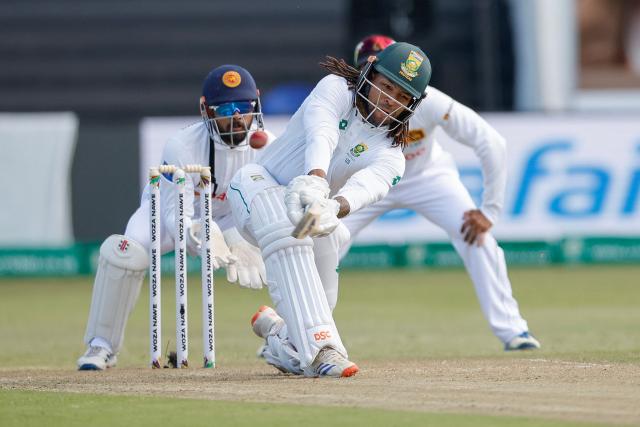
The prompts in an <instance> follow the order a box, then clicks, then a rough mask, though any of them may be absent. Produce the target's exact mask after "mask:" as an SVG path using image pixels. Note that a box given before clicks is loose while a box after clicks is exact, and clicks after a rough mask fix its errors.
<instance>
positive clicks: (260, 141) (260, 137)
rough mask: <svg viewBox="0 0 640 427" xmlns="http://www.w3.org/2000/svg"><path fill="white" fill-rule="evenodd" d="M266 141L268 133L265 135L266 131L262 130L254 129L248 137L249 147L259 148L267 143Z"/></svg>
mask: <svg viewBox="0 0 640 427" xmlns="http://www.w3.org/2000/svg"><path fill="white" fill-rule="evenodd" d="M268 141H269V135H267V133H266V132H263V131H261V130H257V131H255V132H254V133H252V134H251V136H250V137H249V145H250V146H251V148H254V149H256V150H259V149H261V148H262V147H264V146H265V145H267V142H268Z"/></svg>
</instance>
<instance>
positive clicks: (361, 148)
mask: <svg viewBox="0 0 640 427" xmlns="http://www.w3.org/2000/svg"><path fill="white" fill-rule="evenodd" d="M368 149H369V147H368V146H367V144H365V143H362V142H361V143H360V144H358V145H356V146H355V147H353V148H352V149H351V150H349V151H350V152H351V155H353V157H360V154H362V153H364V152H365V151H367V150H368Z"/></svg>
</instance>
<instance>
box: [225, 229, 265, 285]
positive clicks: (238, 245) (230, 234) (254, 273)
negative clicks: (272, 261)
mask: <svg viewBox="0 0 640 427" xmlns="http://www.w3.org/2000/svg"><path fill="white" fill-rule="evenodd" d="M222 234H223V235H224V238H225V240H226V242H227V245H229V249H230V250H231V253H232V254H233V255H234V256H235V257H236V259H237V261H236V262H235V263H233V264H230V265H229V266H228V267H227V281H228V282H229V283H235V282H238V284H239V285H240V286H242V287H243V288H249V289H256V290H257V289H262V285H263V284H264V285H266V284H267V272H266V270H265V267H264V261H263V260H262V253H261V252H260V249H258V248H256V247H255V246H253V245H252V244H251V243H249V242H247V241H246V240H244V239H243V238H242V236H241V235H240V233H239V232H238V230H236V228H235V227H231V228H230V229H228V230H225V231H224V232H223V233H222Z"/></svg>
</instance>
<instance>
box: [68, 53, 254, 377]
mask: <svg viewBox="0 0 640 427" xmlns="http://www.w3.org/2000/svg"><path fill="white" fill-rule="evenodd" d="M200 113H201V115H202V119H203V120H202V122H200V123H195V124H192V125H191V126H188V127H186V128H184V129H182V130H181V131H180V132H178V133H177V134H176V135H174V136H173V137H172V138H170V139H169V141H168V142H167V145H166V146H165V149H164V151H163V153H162V159H163V161H164V163H165V164H168V165H176V166H179V167H182V168H185V167H187V166H188V165H209V166H212V169H213V172H214V180H213V181H212V182H213V184H214V187H215V189H214V190H213V191H214V194H213V197H212V203H211V205H212V212H213V220H214V221H215V222H212V223H211V234H212V246H213V247H212V253H213V258H212V267H213V269H215V270H217V269H219V268H221V267H225V268H226V269H227V279H228V280H229V282H236V281H237V282H238V283H239V284H240V285H241V286H243V287H248V288H254V289H258V288H261V287H262V283H263V281H264V277H265V274H264V266H263V264H262V260H261V258H260V253H259V251H258V249H257V248H256V247H254V246H251V245H250V244H249V243H247V242H246V241H245V240H244V239H242V238H241V237H240V235H239V233H238V231H237V230H236V229H235V228H234V227H233V219H232V217H231V213H230V209H229V207H228V203H227V201H226V192H227V186H228V183H229V180H230V179H231V177H232V176H233V174H234V173H235V172H236V171H238V169H240V168H241V167H242V166H244V165H245V164H248V163H250V162H252V161H254V159H255V157H256V154H257V151H256V150H254V149H253V148H251V147H250V146H249V141H250V140H251V138H252V136H253V135H255V134H256V133H258V131H260V132H261V131H262V128H263V125H262V112H261V110H260V100H259V98H258V90H257V88H256V84H255V82H254V80H253V77H252V76H251V74H249V72H248V71H247V70H245V69H244V68H242V67H238V66H235V65H223V66H220V67H217V68H215V69H213V70H212V71H211V72H210V73H209V75H208V76H207V78H206V79H205V81H204V85H203V91H202V97H201V98H200ZM216 178H217V179H216ZM160 180H161V181H162V184H161V186H160V187H161V188H160V191H161V193H162V197H161V202H160V227H161V228H162V229H163V233H161V242H160V246H161V248H160V251H161V253H163V254H164V253H167V252H169V251H171V250H173V248H174V238H175V234H176V230H175V226H174V225H175V211H176V210H175V204H176V197H175V194H176V191H177V190H176V185H175V184H173V183H172V182H171V180H172V176H170V175H168V174H165V175H164V176H163V177H161V178H160ZM185 181H186V183H185V197H184V212H185V222H184V228H185V235H186V240H187V242H186V245H187V251H188V252H189V254H191V255H193V256H197V255H199V253H200V241H199V239H198V237H197V236H198V235H199V232H198V231H199V229H200V227H201V225H200V222H199V217H200V212H199V204H198V203H195V202H196V201H197V199H196V198H195V195H196V194H197V188H198V187H197V184H198V182H199V181H200V174H194V173H188V174H187V175H186V180H185ZM149 217H150V190H149V185H147V187H146V188H145V191H144V193H143V195H142V200H141V204H140V207H139V208H138V210H137V211H136V212H135V213H134V214H133V215H132V216H131V218H130V219H129V222H128V224H127V229H126V231H125V234H124V235H113V236H111V237H109V238H107V239H106V240H105V242H104V243H103V244H102V246H101V247H100V260H99V263H98V271H97V273H96V277H95V281H94V285H93V296H92V300H91V308H90V310H89V320H88V322H87V329H86V333H85V337H84V342H85V344H86V345H87V347H88V348H87V351H86V352H85V354H84V355H83V356H81V357H80V358H79V359H78V362H77V364H78V368H79V369H80V370H103V369H105V368H109V367H112V366H114V365H115V364H116V357H117V354H118V352H119V351H120V349H121V347H122V342H123V338H124V331H125V326H126V322H127V319H128V317H129V314H130V312H131V310H132V309H133V307H134V305H135V303H136V301H137V299H138V295H139V293H140V288H141V286H142V281H143V279H144V275H145V273H146V271H147V269H148V267H149V261H150V260H149V259H148V258H149V257H148V251H149V246H150V244H151V233H150V224H149ZM221 229H222V230H221Z"/></svg>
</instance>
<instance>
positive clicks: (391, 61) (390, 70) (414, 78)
mask: <svg viewBox="0 0 640 427" xmlns="http://www.w3.org/2000/svg"><path fill="white" fill-rule="evenodd" d="M377 58H378V60H377V61H376V62H375V63H374V65H373V69H374V70H376V71H377V72H379V73H380V74H382V75H384V76H385V77H386V78H388V79H389V80H391V81H392V82H394V83H395V84H397V85H398V86H400V87H401V88H402V89H404V90H405V91H407V92H408V93H409V94H410V95H411V96H413V97H414V98H421V97H422V96H423V95H424V91H425V90H426V89H427V85H428V84H429V80H430V79H431V62H429V58H427V55H425V53H424V52H423V51H422V50H421V49H420V48H419V47H418V46H414V45H412V44H409V43H404V42H398V43H394V44H392V45H389V46H388V47H387V48H386V49H384V50H383V51H382V52H380V53H379V54H378V56H377Z"/></svg>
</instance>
